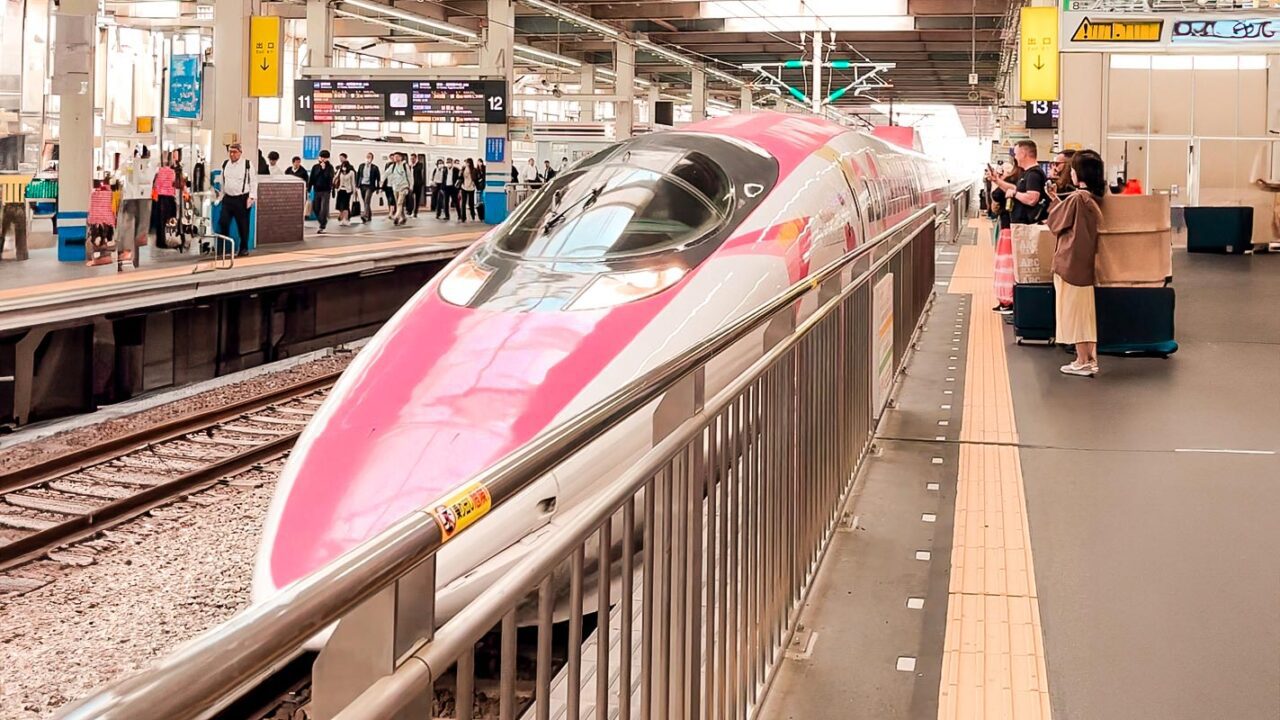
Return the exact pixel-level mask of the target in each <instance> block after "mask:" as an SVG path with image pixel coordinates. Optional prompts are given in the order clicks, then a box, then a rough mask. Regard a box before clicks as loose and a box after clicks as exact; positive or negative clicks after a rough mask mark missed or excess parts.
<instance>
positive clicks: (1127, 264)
mask: <svg viewBox="0 0 1280 720" xmlns="http://www.w3.org/2000/svg"><path fill="white" fill-rule="evenodd" d="M1101 206H1102V225H1101V226H1099V228H1098V256H1097V258H1096V259H1095V260H1094V272H1095V273H1096V275H1097V280H1096V281H1097V284H1098V285H1099V286H1103V287H1106V286H1120V287H1123V286H1134V287H1142V286H1159V285H1163V284H1164V282H1165V278H1168V277H1171V276H1172V275H1173V228H1172V225H1171V223H1170V216H1169V196H1168V195H1108V196H1107V197H1106V198H1105V199H1104V200H1103V201H1102V203H1101Z"/></svg>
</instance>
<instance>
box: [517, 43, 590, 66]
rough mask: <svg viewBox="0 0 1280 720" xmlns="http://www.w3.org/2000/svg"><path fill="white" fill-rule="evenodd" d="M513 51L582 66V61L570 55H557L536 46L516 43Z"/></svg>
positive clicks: (564, 63)
mask: <svg viewBox="0 0 1280 720" xmlns="http://www.w3.org/2000/svg"><path fill="white" fill-rule="evenodd" d="M515 51H516V52H518V53H524V54H525V55H532V56H534V57H540V58H543V59H545V60H550V61H551V62H556V63H561V64H563V65H568V66H570V67H582V63H580V62H578V61H577V60H574V59H573V58H571V57H565V56H564V55H558V54H556V53H553V52H547V51H546V50H539V49H538V48H536V47H532V46H530V45H516V46H515Z"/></svg>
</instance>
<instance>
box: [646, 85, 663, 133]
mask: <svg viewBox="0 0 1280 720" xmlns="http://www.w3.org/2000/svg"><path fill="white" fill-rule="evenodd" d="M661 99H662V91H661V90H659V89H658V83H654V84H652V85H650V86H649V103H648V105H649V129H650V130H652V129H654V128H655V127H656V126H657V124H658V122H657V120H658V101H659V100H661Z"/></svg>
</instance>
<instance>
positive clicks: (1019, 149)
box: [991, 140, 1048, 225]
mask: <svg viewBox="0 0 1280 720" xmlns="http://www.w3.org/2000/svg"><path fill="white" fill-rule="evenodd" d="M1013 159H1014V162H1016V163H1017V164H1018V167H1020V168H1022V176H1021V177H1020V178H1018V183H1017V185H1014V184H1013V183H1011V182H1008V181H1006V180H1003V179H1001V178H999V177H995V176H994V174H992V175H991V182H992V183H993V184H994V185H996V186H998V187H1000V188H1003V189H1004V191H1005V194H1006V195H1012V196H1013V211H1012V212H1011V213H1010V214H1011V216H1012V217H1011V218H1010V219H1011V220H1012V222H1013V224H1015V225H1034V224H1035V223H1038V222H1041V221H1043V220H1044V219H1045V215H1046V212H1047V205H1048V203H1046V202H1045V201H1046V200H1047V197H1046V195H1045V192H1044V186H1045V183H1046V182H1048V178H1046V177H1045V174H1044V170H1042V169H1040V163H1039V162H1038V160H1037V158H1036V144H1035V143H1034V142H1032V141H1030V140H1019V141H1018V142H1017V144H1015V145H1014V146H1013Z"/></svg>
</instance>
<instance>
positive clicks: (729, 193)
mask: <svg viewBox="0 0 1280 720" xmlns="http://www.w3.org/2000/svg"><path fill="white" fill-rule="evenodd" d="M732 188H733V185H732V183H731V182H730V181H729V179H728V177H726V176H725V174H724V172H723V170H721V168H720V167H719V166H718V165H717V164H716V163H714V162H713V161H711V160H710V158H708V157H706V156H705V155H702V154H701V153H697V152H689V151H687V150H662V149H635V150H627V151H624V152H622V153H620V154H613V155H611V156H609V157H608V158H607V159H604V160H603V161H602V162H599V163H597V164H594V165H588V166H586V167H575V168H574V169H573V170H572V171H570V172H568V173H565V174H564V175H562V176H560V177H557V178H556V179H555V180H554V181H553V182H552V183H551V184H550V185H549V186H548V187H547V188H546V189H545V190H544V191H543V192H542V193H540V194H539V195H537V196H536V197H535V198H533V199H532V200H530V203H529V206H528V207H526V208H524V209H522V212H521V213H520V215H519V217H517V218H516V219H515V222H513V223H512V224H511V225H510V227H509V228H508V230H507V231H505V232H504V233H502V234H501V235H500V236H498V237H497V238H495V240H494V243H495V246H496V247H497V248H498V249H499V250H501V251H504V252H508V253H512V254H516V255H520V256H522V257H526V258H553V259H561V260H592V259H601V258H616V257H624V256H628V255H635V254H641V253H646V252H652V251H655V250H661V249H665V248H669V247H676V246H684V245H687V244H690V243H694V242H697V241H698V240H701V239H703V238H705V237H707V236H708V235H709V234H711V233H712V232H713V231H714V230H716V229H717V228H719V227H721V226H723V224H724V223H725V222H727V219H728V217H729V215H730V214H731V212H732V208H733V200H734V198H733V189H732Z"/></svg>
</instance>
